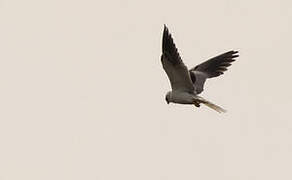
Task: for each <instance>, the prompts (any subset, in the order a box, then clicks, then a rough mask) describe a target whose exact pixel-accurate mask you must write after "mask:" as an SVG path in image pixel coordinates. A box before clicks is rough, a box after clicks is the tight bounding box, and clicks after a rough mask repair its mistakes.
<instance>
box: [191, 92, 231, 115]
mask: <svg viewBox="0 0 292 180" xmlns="http://www.w3.org/2000/svg"><path fill="white" fill-rule="evenodd" d="M195 99H196V101H197V102H199V103H203V104H205V105H206V106H208V107H209V108H211V109H214V110H215V111H217V112H219V113H225V112H226V110H225V109H223V108H221V107H220V106H217V105H216V104H213V103H211V102H210V101H207V100H206V99H204V98H202V97H200V96H196V98H195Z"/></svg>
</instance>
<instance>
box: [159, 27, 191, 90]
mask: <svg viewBox="0 0 292 180" xmlns="http://www.w3.org/2000/svg"><path fill="white" fill-rule="evenodd" d="M161 62H162V66H163V69H164V70H165V72H166V74H167V76H168V78H169V80H170V84H171V88H172V90H173V91H176V90H179V91H186V92H193V91H194V86H193V84H192V80H191V78H190V74H189V71H188V68H187V67H186V66H185V65H184V63H183V61H182V59H181V57H180V55H179V53H178V51H177V48H176V47H175V44H174V42H173V39H172V37H171V34H170V33H169V31H168V28H167V27H166V26H165V25H164V31H163V38H162V55H161Z"/></svg>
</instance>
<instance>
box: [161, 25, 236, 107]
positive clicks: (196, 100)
mask: <svg viewBox="0 0 292 180" xmlns="http://www.w3.org/2000/svg"><path fill="white" fill-rule="evenodd" d="M236 57H238V51H229V52H226V53H224V54H221V55H219V56H216V57H214V58H211V59H209V60H207V61H205V62H203V63H201V64H199V65H197V66H195V67H194V68H192V69H190V70H188V68H187V67H186V66H185V65H184V63H183V61H182V59H181V57H180V55H179V53H178V50H177V48H176V46H175V44H174V42H173V39H172V37H171V34H170V33H169V31H168V28H167V27H166V26H165V25H164V31H163V37H162V55H161V62H162V66H163V69H164V70H165V72H166V74H167V76H168V78H169V80H170V85H171V89H172V91H169V92H168V93H167V94H166V97H165V100H166V102H167V104H169V103H170V102H173V103H178V104H192V105H195V106H196V107H200V104H201V103H202V104H205V105H206V106H208V107H210V108H212V109H214V110H215V111H217V112H219V113H221V112H226V111H225V110H224V109H223V108H221V107H219V106H217V105H215V104H213V103H211V102H209V101H207V100H205V99H204V98H202V97H200V96H198V94H200V93H201V92H202V91H203V88H204V83H205V81H206V79H207V78H213V77H217V76H220V75H221V74H223V73H224V71H226V70H227V67H228V66H230V65H231V63H232V62H233V61H235V58H236Z"/></svg>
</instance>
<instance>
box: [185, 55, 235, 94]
mask: <svg viewBox="0 0 292 180" xmlns="http://www.w3.org/2000/svg"><path fill="white" fill-rule="evenodd" d="M237 57H238V51H229V52H226V53H223V54H221V55H219V56H216V57H213V58H211V59H209V60H207V61H205V62H203V63H201V64H199V65H197V66H196V67H194V68H192V69H190V70H189V71H190V76H191V79H192V82H193V83H194V86H195V89H196V92H197V93H198V94H199V93H201V92H202V91H203V88H204V83H205V81H206V79H207V78H213V77H217V76H220V75H221V74H223V73H224V71H226V70H227V67H228V66H230V65H231V63H232V62H233V61H235V58H237Z"/></svg>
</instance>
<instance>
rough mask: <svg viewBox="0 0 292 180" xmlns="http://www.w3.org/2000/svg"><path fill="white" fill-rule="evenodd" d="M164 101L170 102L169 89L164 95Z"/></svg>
mask: <svg viewBox="0 0 292 180" xmlns="http://www.w3.org/2000/svg"><path fill="white" fill-rule="evenodd" d="M165 101H166V102H167V104H169V103H170V102H171V91H169V92H168V93H167V94H166V95H165Z"/></svg>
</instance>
